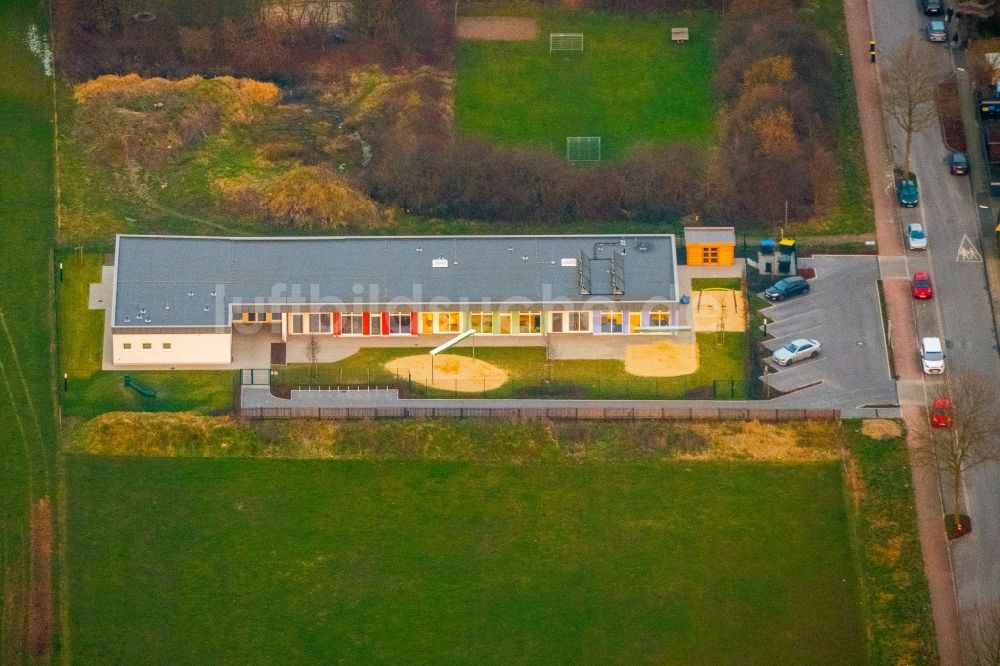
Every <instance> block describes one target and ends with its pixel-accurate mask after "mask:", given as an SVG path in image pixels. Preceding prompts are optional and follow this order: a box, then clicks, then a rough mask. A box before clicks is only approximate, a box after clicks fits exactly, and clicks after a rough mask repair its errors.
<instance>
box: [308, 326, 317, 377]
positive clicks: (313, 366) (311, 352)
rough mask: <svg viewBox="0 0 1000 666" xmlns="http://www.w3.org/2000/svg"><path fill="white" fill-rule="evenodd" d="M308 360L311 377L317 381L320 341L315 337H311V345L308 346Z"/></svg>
mask: <svg viewBox="0 0 1000 666" xmlns="http://www.w3.org/2000/svg"><path fill="white" fill-rule="evenodd" d="M306 358H308V359H309V376H310V377H312V378H313V379H315V378H316V377H317V376H319V367H318V365H317V364H318V362H319V340H317V339H316V336H315V335H310V336H309V343H308V344H307V345H306Z"/></svg>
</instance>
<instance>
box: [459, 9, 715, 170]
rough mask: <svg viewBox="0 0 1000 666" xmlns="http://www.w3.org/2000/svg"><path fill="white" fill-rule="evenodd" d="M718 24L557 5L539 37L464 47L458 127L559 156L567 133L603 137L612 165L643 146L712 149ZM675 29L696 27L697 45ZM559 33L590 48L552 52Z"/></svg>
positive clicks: (704, 17)
mask: <svg viewBox="0 0 1000 666" xmlns="http://www.w3.org/2000/svg"><path fill="white" fill-rule="evenodd" d="M718 21H719V18H718V17H716V16H712V15H708V14H696V13H692V14H687V15H685V16H684V17H683V18H681V17H677V18H671V19H666V18H644V19H630V18H625V17H621V16H610V15H604V14H583V13H574V12H565V11H560V10H557V9H548V10H541V13H540V15H539V17H538V25H539V37H538V39H537V40H532V41H513V42H508V41H478V40H477V41H465V40H463V41H460V42H459V44H458V49H457V67H456V69H457V74H456V81H455V119H456V124H457V126H458V128H459V130H461V131H463V132H466V133H468V134H474V135H480V136H486V137H491V138H493V139H495V140H497V141H498V142H500V143H504V144H534V145H538V146H545V147H551V148H552V149H553V150H555V151H556V152H557V153H558V154H559V155H565V150H566V137H568V136H600V137H602V142H601V143H602V146H601V148H602V156H603V157H604V158H606V159H607V158H614V157H617V156H619V155H621V154H622V153H623V152H625V150H626V149H627V148H628V147H629V146H630V145H632V144H633V143H635V142H637V141H670V142H681V143H687V144H694V145H708V144H709V143H711V141H712V140H713V139H714V129H713V122H714V118H715V108H714V106H715V100H714V98H713V95H712V88H711V79H712V68H713V62H712V44H711V40H712V37H713V35H714V33H715V30H716V28H717V25H718ZM671 26H675V27H676V26H684V27H688V28H689V30H690V34H691V41H690V42H689V43H687V44H683V45H679V44H672V43H671V42H670V39H669V34H670V27H671ZM550 32H573V33H583V35H584V50H583V52H582V53H580V52H562V53H560V52H556V53H550V52H549V33H550Z"/></svg>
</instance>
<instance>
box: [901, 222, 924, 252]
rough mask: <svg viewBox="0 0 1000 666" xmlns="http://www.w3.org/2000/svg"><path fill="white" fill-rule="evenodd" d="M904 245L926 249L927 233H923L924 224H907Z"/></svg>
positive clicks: (915, 248) (914, 248) (916, 248)
mask: <svg viewBox="0 0 1000 666" xmlns="http://www.w3.org/2000/svg"><path fill="white" fill-rule="evenodd" d="M906 246H907V247H908V248H910V249H911V250H926V249H927V234H925V233H924V225H922V224H920V223H919V222H913V223H912V224H909V225H907V227H906Z"/></svg>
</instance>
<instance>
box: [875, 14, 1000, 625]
mask: <svg viewBox="0 0 1000 666" xmlns="http://www.w3.org/2000/svg"><path fill="white" fill-rule="evenodd" d="M868 5H869V11H870V12H871V16H872V24H873V31H874V35H875V39H876V41H877V43H878V46H879V53H880V56H879V57H880V58H881V59H882V61H881V64H885V59H886V57H887V56H891V54H892V53H893V52H894V51H895V50H896V49H898V48H899V47H900V46H901V45H902V44H903V43H905V41H906V40H907V39H908V38H909V37H911V36H916V37H917V38H920V37H921V36H922V32H921V31H922V28H923V26H924V24H925V23H926V21H927V20H928V19H926V18H925V17H924V16H923V15H922V14H921V13H920V12H919V11H918V8H917V5H916V3H915V2H913V0H875V1H869V3H868ZM921 46H922V48H926V49H929V50H931V51H932V52H933V53H935V55H936V57H937V61H938V62H939V63H940V67H941V72H942V75H945V76H946V75H948V74H950V73H951V72H953V71H954V67H955V60H954V58H957V59H958V62H959V63H960V62H961V54H960V53H953V52H951V51H950V50H949V49H948V48H947V47H945V46H943V45H940V44H929V43H923V44H922V45H921ZM958 75H959V76H960V77H964V76H965V74H964V72H958ZM961 83H964V81H963V80H962V79H960V84H961ZM963 87H964V86H963ZM887 130H888V133H889V136H890V141H891V142H892V144H893V147H894V148H898V149H896V150H894V151H893V152H894V154H895V155H896V156H897V159H899V160H900V161H901V159H902V150H901V148H902V146H903V136H902V133H901V132H900V131H899V130H898V129H897V128H895V127H892V126H891V125H890V126H888V127H887ZM971 150H980V148H979V144H978V143H977V144H975V145H970V151H971ZM947 154H948V153H947V148H946V147H945V146H944V143H943V141H942V139H941V134H940V131H939V129H938V127H937V125H934V126H933V127H931V128H929V129H927V130H925V131H923V132H921V133H919V134H918V135H917V136H915V137H914V141H913V150H912V155H911V169H912V170H913V171H914V172H915V173H916V174H917V179H918V183H919V186H920V198H921V202H920V206H919V207H918V208H916V209H912V210H901V211H900V222H901V224H900V233H901V234H902V233H904V231H903V230H904V229H905V227H906V225H907V224H908V223H910V222H915V221H919V222H922V223H923V224H924V227H925V229H927V234H928V245H929V248H928V250H927V252H907V256H906V258H905V260H903V261H897V262H892V263H889V264H887V266H888V270H890V271H894V272H899V271H903V272H904V274H905V275H912V274H913V272H915V271H917V270H927V271H929V272H930V273H931V277H932V279H933V282H934V287H935V292H936V293H935V295H934V298H933V300H931V301H929V302H926V303H919V304H915V305H914V314H915V318H916V322H917V330H918V332H919V335H921V336H926V335H936V336H939V337H941V338H943V339H944V341H945V347H946V356H947V358H946V363H947V368H948V373H953V372H954V371H955V370H958V369H973V370H976V371H979V372H982V373H984V374H986V375H987V376H989V377H990V378H991V379H992V381H993V382H994V384H995V386H996V387H997V391H998V393H1000V356H998V349H997V336H996V330H995V328H994V323H993V316H992V311H991V309H990V300H989V292H988V287H987V282H986V274H985V268H984V265H983V263H982V261H983V260H982V255H983V252H982V244H981V243H982V238H981V232H980V230H981V225H980V215H981V214H984V213H985V214H989V215H990V216H992V213H991V212H990V211H982V210H981V209H980V208H979V206H978V205H977V196H976V191H979V192H982V191H983V187H982V185H981V180H980V179H981V178H982V173H981V172H974V173H973V176H972V177H971V178H962V177H955V176H951V175H949V173H948V170H947V167H946V165H945V161H944V160H945V159H946V157H947ZM886 182H887V186H891V174H890V173H888V170H887V174H886ZM978 201H979V202H981V203H986V202H987V201H988V197H982V196H981V197H979V198H978ZM993 219H995V218H993ZM944 381H946V380H945V379H933V380H927V381H925V398H932V397H933V395H934V394H935V393H936V392H937V391H940V390H942V389H943V387H944ZM965 481H966V506H967V508H968V513H969V514H970V515H971V517H972V522H973V532H972V534H970V535H969V536H966V537H964V538H962V539H960V540H958V541H957V542H954V543H953V545H952V558H953V567H954V573H955V584H956V588H957V593H958V602H959V607H960V610H961V613H962V616H963V620H965V621H968V620H969V619H970V618H971V617H972V615H973V614H974V612H975V610H976V609H977V608H992V607H1000V556H998V553H1000V464H998V463H989V464H986V465H983V466H980V467H978V468H975V469H973V470H971V471H970V472H969V473H968V474H967V475H966V479H965ZM945 502H946V506H950V501H949V499H948V495H947V492H946V493H945Z"/></svg>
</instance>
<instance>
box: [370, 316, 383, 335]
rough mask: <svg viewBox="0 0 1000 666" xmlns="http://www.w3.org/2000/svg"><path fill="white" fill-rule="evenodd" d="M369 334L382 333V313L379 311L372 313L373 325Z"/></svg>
mask: <svg viewBox="0 0 1000 666" xmlns="http://www.w3.org/2000/svg"><path fill="white" fill-rule="evenodd" d="M369 331H371V332H370V333H369V335H382V315H381V314H380V313H377V312H373V313H372V314H371V327H370V328H369Z"/></svg>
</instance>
